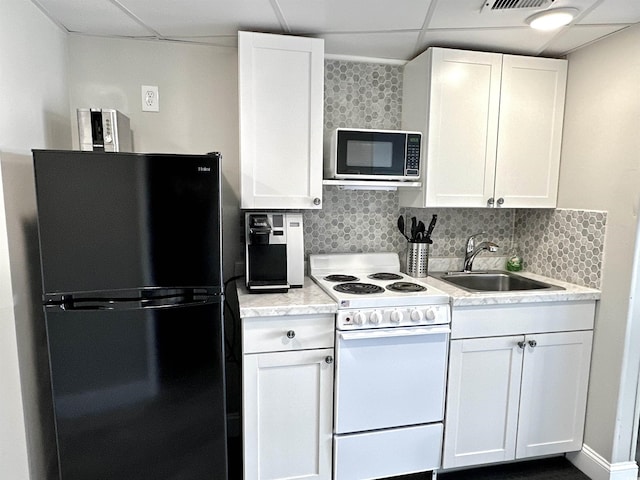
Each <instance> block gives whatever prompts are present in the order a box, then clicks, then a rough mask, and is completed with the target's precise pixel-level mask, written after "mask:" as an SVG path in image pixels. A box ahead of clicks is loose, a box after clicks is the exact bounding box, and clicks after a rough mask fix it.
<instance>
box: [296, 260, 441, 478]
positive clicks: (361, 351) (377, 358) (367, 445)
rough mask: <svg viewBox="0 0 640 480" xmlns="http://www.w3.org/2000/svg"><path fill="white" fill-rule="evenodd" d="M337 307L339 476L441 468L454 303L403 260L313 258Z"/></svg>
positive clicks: (315, 271)
mask: <svg viewBox="0 0 640 480" xmlns="http://www.w3.org/2000/svg"><path fill="white" fill-rule="evenodd" d="M309 266H310V273H311V277H312V278H313V280H314V281H315V282H316V283H318V285H320V287H321V288H322V289H323V290H324V291H326V292H327V293H328V294H329V295H330V296H331V297H332V298H333V299H334V300H336V302H337V303H338V313H337V315H336V343H335V348H336V353H335V358H336V361H335V393H334V399H335V402H334V440H333V441H334V465H333V474H334V476H333V478H335V479H338V480H364V479H373V478H381V477H391V476H396V475H405V474H409V473H416V472H423V471H429V470H435V469H437V468H439V467H440V461H441V458H440V452H441V447H442V436H443V419H444V396H445V381H446V373H447V355H448V348H449V335H450V328H449V323H450V321H451V314H450V308H449V297H448V296H447V295H446V294H445V293H443V292H441V291H439V290H437V289H435V288H433V287H431V286H428V285H426V284H425V283H423V282H421V281H419V280H417V279H414V278H412V277H409V276H407V275H405V274H402V273H401V272H400V262H399V258H398V255H397V254H394V253H361V254H322V255H310V257H309Z"/></svg>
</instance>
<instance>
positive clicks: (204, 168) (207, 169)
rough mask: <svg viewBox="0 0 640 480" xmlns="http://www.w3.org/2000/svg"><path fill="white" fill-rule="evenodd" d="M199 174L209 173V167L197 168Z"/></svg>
mask: <svg viewBox="0 0 640 480" xmlns="http://www.w3.org/2000/svg"><path fill="white" fill-rule="evenodd" d="M198 171H199V172H210V171H211V167H198Z"/></svg>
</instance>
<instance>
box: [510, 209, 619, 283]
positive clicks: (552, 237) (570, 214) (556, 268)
mask: <svg viewBox="0 0 640 480" xmlns="http://www.w3.org/2000/svg"><path fill="white" fill-rule="evenodd" d="M606 224H607V214H606V212H594V211H584V210H565V209H557V210H546V209H545V210H535V209H534V210H519V211H518V214H517V215H516V222H515V227H514V232H515V243H516V244H517V245H518V249H519V251H521V252H522V256H523V261H524V268H525V269H526V270H528V271H531V272H534V273H539V274H541V275H546V276H548V277H551V278H558V279H560V280H564V281H566V282H571V283H577V284H578V285H584V286H587V287H594V288H598V287H600V280H601V277H600V272H601V267H602V260H603V255H604V235H605V230H606Z"/></svg>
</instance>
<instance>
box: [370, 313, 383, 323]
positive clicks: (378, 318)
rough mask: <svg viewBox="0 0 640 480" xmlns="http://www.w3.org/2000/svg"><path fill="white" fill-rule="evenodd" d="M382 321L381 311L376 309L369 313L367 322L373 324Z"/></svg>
mask: <svg viewBox="0 0 640 480" xmlns="http://www.w3.org/2000/svg"><path fill="white" fill-rule="evenodd" d="M381 321H382V313H380V312H378V311H377V310H376V311H375V312H373V313H372V314H371V316H370V317H369V322H370V323H372V324H373V325H378V324H379V323H380V322H381Z"/></svg>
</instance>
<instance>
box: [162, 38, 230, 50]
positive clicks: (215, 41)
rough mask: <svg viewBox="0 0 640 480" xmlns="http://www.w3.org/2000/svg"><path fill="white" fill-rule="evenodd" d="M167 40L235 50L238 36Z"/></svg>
mask: <svg viewBox="0 0 640 480" xmlns="http://www.w3.org/2000/svg"><path fill="white" fill-rule="evenodd" d="M165 38H166V39H167V40H175V41H176V42H185V43H204V44H207V45H213V46H216V47H233V48H236V47H237V46H238V36H237V35H229V36H220V37H215V36H204V37H180V36H174V37H165Z"/></svg>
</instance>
